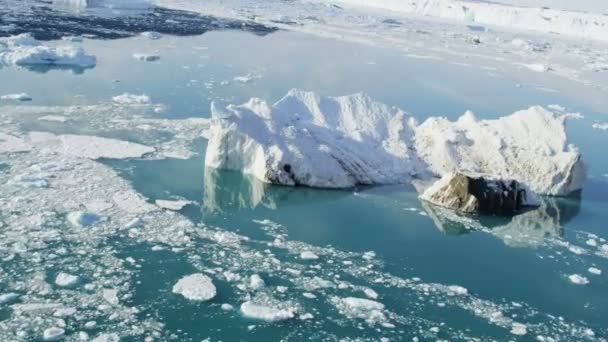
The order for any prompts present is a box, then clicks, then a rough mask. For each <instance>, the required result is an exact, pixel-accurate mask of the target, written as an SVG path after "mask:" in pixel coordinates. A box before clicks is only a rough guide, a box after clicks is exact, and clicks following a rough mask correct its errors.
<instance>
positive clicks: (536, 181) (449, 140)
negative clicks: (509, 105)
mask: <svg viewBox="0 0 608 342" xmlns="http://www.w3.org/2000/svg"><path fill="white" fill-rule="evenodd" d="M565 120H566V118H565V117H564V116H558V115H556V114H554V113H552V112H550V111H548V110H546V109H544V108H542V107H531V108H529V109H527V110H522V111H518V112H516V113H513V114H512V115H509V116H506V117H502V118H499V119H496V120H479V119H477V118H476V117H475V115H474V114H473V113H471V112H467V113H465V114H464V115H463V116H461V117H460V118H459V119H458V120H456V121H454V122H452V121H449V120H448V119H446V118H430V119H428V120H426V121H425V122H424V123H423V124H421V125H420V126H419V127H418V128H417V129H416V139H415V141H416V143H415V144H416V150H417V151H418V154H419V155H420V157H421V158H422V159H423V160H424V161H425V162H426V163H427V165H428V167H429V169H430V170H431V171H432V172H433V173H434V174H435V175H438V176H443V175H445V174H447V173H450V172H465V173H475V174H484V175H492V176H494V177H500V178H507V179H514V180H517V181H519V182H522V183H524V184H527V185H528V186H529V187H530V188H531V189H532V190H533V191H535V192H537V193H539V194H545V195H555V196H561V195H567V194H568V193H570V192H573V191H576V190H579V189H581V188H582V183H583V181H584V178H585V167H584V165H583V162H582V159H581V154H580V153H579V151H578V150H577V148H576V147H574V146H572V145H569V144H568V140H567V137H566V131H565Z"/></svg>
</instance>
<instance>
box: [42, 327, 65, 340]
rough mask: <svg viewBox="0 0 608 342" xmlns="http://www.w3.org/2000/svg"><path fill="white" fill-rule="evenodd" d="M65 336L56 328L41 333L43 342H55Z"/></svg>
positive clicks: (61, 330)
mask: <svg viewBox="0 0 608 342" xmlns="http://www.w3.org/2000/svg"><path fill="white" fill-rule="evenodd" d="M63 335H65V330H63V329H61V328H58V327H51V328H48V329H46V330H44V332H43V333H42V339H43V340H45V341H57V340H59V339H61V338H62V337H63Z"/></svg>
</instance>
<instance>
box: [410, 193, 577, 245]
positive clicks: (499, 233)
mask: <svg viewBox="0 0 608 342" xmlns="http://www.w3.org/2000/svg"><path fill="white" fill-rule="evenodd" d="M579 195H580V194H579ZM422 206H423V207H424V209H425V211H426V212H427V214H428V215H429V217H430V218H431V219H432V220H433V221H434V222H435V225H436V226H437V228H439V230H441V231H443V232H445V233H446V234H450V235H460V234H466V233H469V232H471V231H472V230H482V231H485V232H488V233H490V234H492V235H494V236H496V237H498V238H500V239H501V240H503V241H504V242H505V244H507V245H508V246H511V247H537V246H540V245H542V244H543V242H544V241H545V240H546V239H548V238H559V237H561V236H563V234H564V229H563V224H565V223H567V222H568V221H570V220H572V219H573V218H574V217H575V216H576V215H578V213H579V211H580V196H576V197H571V198H555V197H551V198H542V200H541V205H540V206H539V207H538V208H537V209H535V210H530V211H527V212H525V213H522V214H520V215H516V216H513V217H508V218H506V217H497V216H464V215H460V214H458V213H456V212H454V211H452V210H449V209H445V208H441V207H437V206H434V205H431V204H428V203H425V202H424V201H423V202H422Z"/></svg>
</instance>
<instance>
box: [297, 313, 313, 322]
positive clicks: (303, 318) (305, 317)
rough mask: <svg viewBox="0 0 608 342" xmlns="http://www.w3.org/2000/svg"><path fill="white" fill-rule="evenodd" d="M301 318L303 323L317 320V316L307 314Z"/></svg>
mask: <svg viewBox="0 0 608 342" xmlns="http://www.w3.org/2000/svg"><path fill="white" fill-rule="evenodd" d="M299 318H300V319H301V320H303V321H307V320H311V319H313V318H315V316H313V315H312V314H311V313H305V314H303V315H300V317H299Z"/></svg>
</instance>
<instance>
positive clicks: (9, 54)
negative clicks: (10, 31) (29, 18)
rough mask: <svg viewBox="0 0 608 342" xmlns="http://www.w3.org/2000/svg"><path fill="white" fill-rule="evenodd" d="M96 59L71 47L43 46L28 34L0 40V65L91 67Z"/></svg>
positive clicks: (76, 47) (79, 49)
mask: <svg viewBox="0 0 608 342" xmlns="http://www.w3.org/2000/svg"><path fill="white" fill-rule="evenodd" d="M96 63H97V59H96V58H95V56H93V55H88V54H87V53H86V52H85V51H84V49H82V48H81V47H78V46H73V45H62V46H57V47H50V46H45V45H43V44H42V43H40V42H39V41H37V40H36V39H34V38H33V37H32V36H31V35H30V34H29V33H23V34H20V35H17V36H12V37H6V38H0V64H8V65H36V64H46V65H64V66H77V67H82V68H87V67H93V66H95V64H96Z"/></svg>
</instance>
